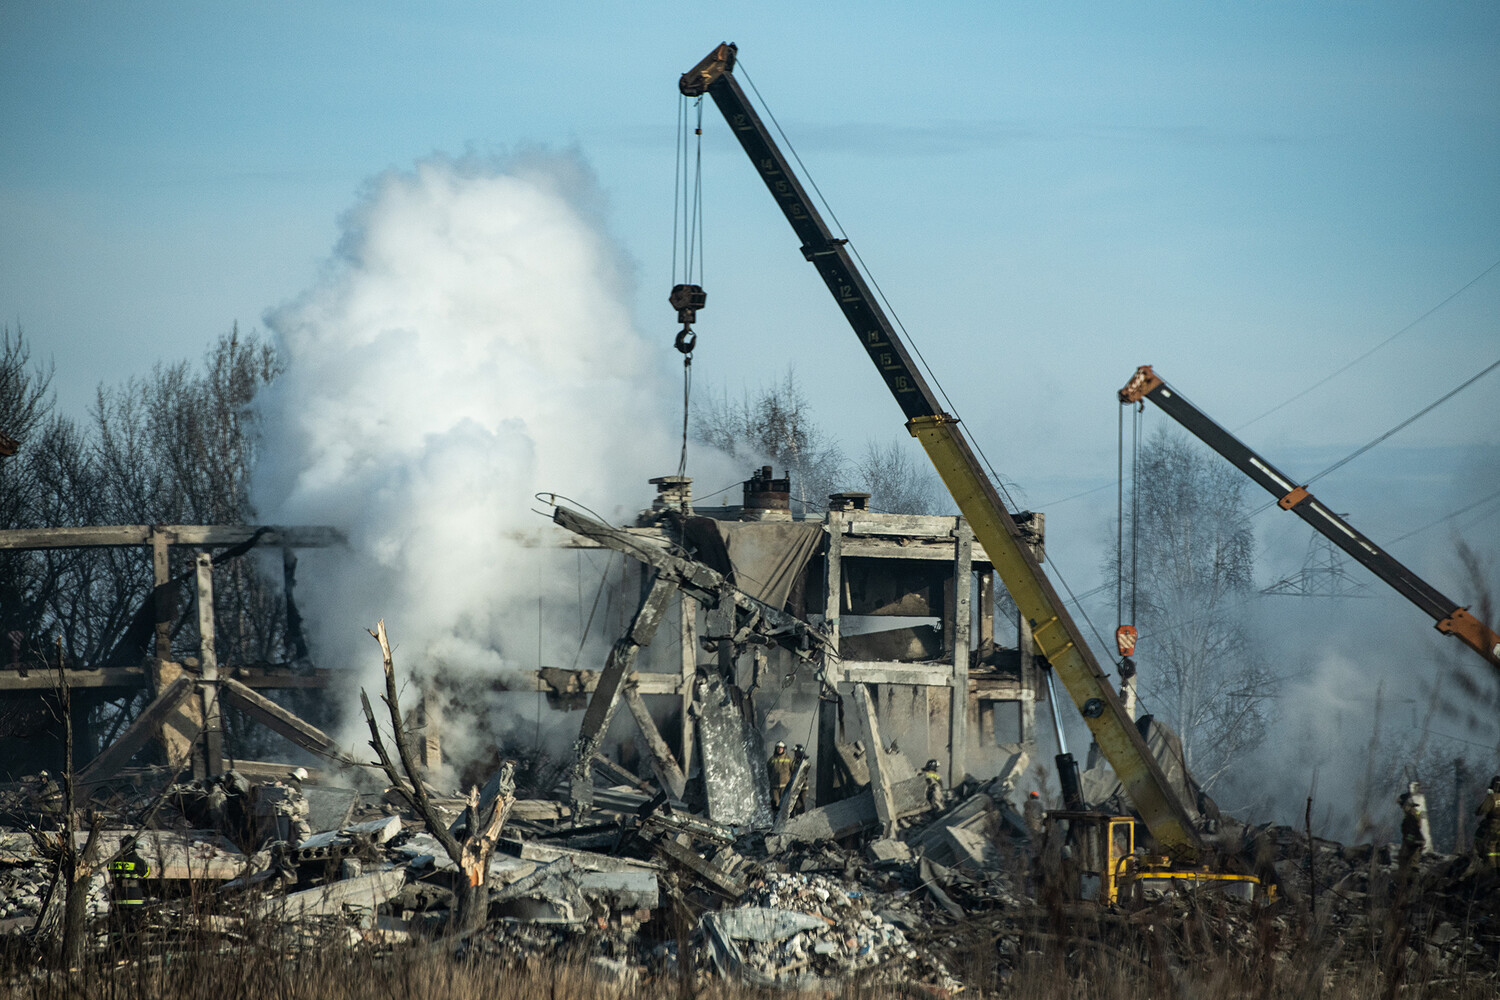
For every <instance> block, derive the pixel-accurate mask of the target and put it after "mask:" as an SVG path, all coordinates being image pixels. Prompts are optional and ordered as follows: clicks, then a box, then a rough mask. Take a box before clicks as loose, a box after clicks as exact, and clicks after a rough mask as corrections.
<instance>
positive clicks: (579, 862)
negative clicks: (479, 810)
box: [499, 840, 660, 872]
mask: <svg viewBox="0 0 1500 1000" xmlns="http://www.w3.org/2000/svg"><path fill="white" fill-rule="evenodd" d="M499 850H500V851H504V852H505V853H506V854H508V855H510V856H511V857H515V858H520V859H521V860H523V861H536V862H539V863H541V864H550V863H552V862H554V861H558V860H561V859H564V858H566V859H567V860H568V861H569V862H571V863H572V864H573V866H574V867H576V868H578V869H579V870H581V871H594V872H632V871H659V870H660V866H659V865H655V864H652V863H651V862H649V861H638V860H636V859H635V858H624V857H614V856H613V855H609V854H596V853H595V852H593V851H580V850H576V849H574V848H571V847H560V846H558V845H555V844H548V843H545V842H542V841H537V840H528V841H524V842H523V841H517V840H502V841H500V846H499Z"/></svg>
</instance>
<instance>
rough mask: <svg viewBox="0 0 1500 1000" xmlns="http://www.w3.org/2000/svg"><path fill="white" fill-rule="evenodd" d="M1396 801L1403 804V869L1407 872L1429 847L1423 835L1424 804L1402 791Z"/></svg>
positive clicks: (1409, 793)
mask: <svg viewBox="0 0 1500 1000" xmlns="http://www.w3.org/2000/svg"><path fill="white" fill-rule="evenodd" d="M1396 801H1397V802H1398V803H1400V805H1401V870H1402V872H1407V871H1410V870H1411V869H1412V867H1414V866H1415V864H1416V862H1417V859H1418V858H1420V857H1421V856H1422V852H1423V851H1425V850H1426V849H1427V838H1426V837H1424V836H1423V835H1422V806H1421V802H1420V801H1419V800H1418V799H1417V797H1416V796H1415V795H1413V794H1412V793H1411V792H1402V793H1401V798H1399V799H1397V800H1396Z"/></svg>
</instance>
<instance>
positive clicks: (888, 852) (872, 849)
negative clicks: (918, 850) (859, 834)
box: [865, 837, 911, 862]
mask: <svg viewBox="0 0 1500 1000" xmlns="http://www.w3.org/2000/svg"><path fill="white" fill-rule="evenodd" d="M865 850H866V852H867V853H868V854H869V856H870V859H871V860H872V861H877V862H880V861H907V860H909V859H910V858H911V848H909V847H907V846H906V845H905V844H903V843H901V841H899V840H894V839H891V838H888V837H882V838H881V839H879V840H872V841H870V845H869V846H868V847H867V848H865Z"/></svg>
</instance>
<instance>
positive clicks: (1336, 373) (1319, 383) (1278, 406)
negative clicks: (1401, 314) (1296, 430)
mask: <svg viewBox="0 0 1500 1000" xmlns="http://www.w3.org/2000/svg"><path fill="white" fill-rule="evenodd" d="M1496 268H1500V260H1497V261H1495V262H1494V263H1493V264H1491V265H1490V266H1489V267H1487V268H1485V269H1484V270H1483V271H1480V272H1479V273H1478V274H1477V275H1475V276H1474V277H1473V278H1471V279H1469V281H1468V282H1466V283H1465V284H1464V286H1463V287H1462V288H1460V289H1458V291H1456V292H1453V293H1452V294H1451V295H1449V296H1448V297H1447V298H1445V299H1443V301H1441V302H1439V303H1438V304H1437V305H1435V306H1433V307H1432V308H1431V309H1429V310H1427V311H1426V312H1424V313H1423V314H1422V315H1420V316H1418V317H1417V318H1416V319H1414V320H1412V321H1411V322H1410V323H1408V324H1406V325H1405V326H1403V327H1402V328H1401V329H1399V330H1397V331H1396V332H1395V333H1393V334H1391V335H1390V336H1389V337H1387V338H1385V339H1384V340H1382V341H1381V342H1380V343H1378V344H1376V345H1375V346H1374V347H1372V348H1370V349H1369V350H1368V351H1365V352H1364V353H1363V354H1361V355H1360V356H1359V357H1357V358H1355V359H1354V360H1353V361H1350V362H1349V363H1348V364H1346V365H1344V366H1343V367H1342V368H1339V369H1337V370H1335V371H1333V372H1331V373H1330V374H1328V375H1325V376H1323V377H1322V378H1320V379H1319V380H1318V381H1316V382H1314V383H1313V384H1312V385H1310V386H1308V387H1307V388H1306V389H1303V390H1302V391H1301V392H1299V393H1297V394H1296V395H1295V396H1292V397H1291V398H1290V399H1285V400H1283V401H1281V402H1280V403H1277V404H1276V405H1275V406H1273V407H1271V408H1270V409H1269V410H1267V411H1265V412H1264V413H1262V414H1260V415H1259V416H1256V417H1251V418H1250V419H1249V420H1247V421H1245V422H1244V423H1243V424H1240V425H1239V426H1238V427H1236V428H1235V429H1234V430H1235V432H1236V433H1238V432H1239V431H1242V430H1244V429H1245V428H1246V427H1249V426H1250V425H1251V424H1253V423H1255V422H1256V421H1257V420H1260V419H1261V418H1262V417H1269V416H1270V415H1271V414H1273V413H1275V412H1276V411H1277V410H1279V409H1281V408H1282V407H1285V406H1290V405H1291V404H1293V403H1295V402H1296V401H1297V400H1299V399H1301V398H1302V397H1303V396H1306V395H1307V394H1308V393H1310V392H1312V391H1313V390H1314V389H1317V388H1319V387H1321V386H1323V385H1325V384H1327V383H1328V382H1329V381H1330V380H1332V379H1334V378H1336V377H1338V376H1339V375H1342V374H1344V372H1346V371H1348V370H1349V369H1350V368H1353V367H1354V366H1355V365H1357V364H1359V363H1360V362H1361V361H1363V360H1364V359H1365V358H1368V357H1369V356H1370V355H1372V354H1374V353H1375V352H1376V351H1378V350H1380V349H1381V348H1382V347H1384V346H1385V345H1387V344H1389V343H1390V342H1391V341H1393V340H1395V339H1396V338H1397V337H1399V336H1401V335H1402V334H1404V333H1406V332H1408V331H1409V330H1411V329H1412V328H1413V327H1415V326H1416V325H1417V324H1419V323H1421V322H1422V321H1423V320H1425V319H1426V318H1427V317H1429V316H1431V315H1432V314H1433V313H1435V312H1437V311H1438V310H1439V309H1441V308H1443V307H1444V306H1446V305H1447V304H1448V303H1450V302H1452V301H1453V300H1454V299H1456V298H1458V297H1459V296H1460V295H1462V294H1463V293H1464V292H1467V291H1468V290H1469V289H1470V288H1473V287H1474V286H1475V285H1477V284H1478V283H1479V282H1480V280H1481V279H1483V278H1484V277H1485V276H1486V275H1488V274H1489V273H1490V272H1491V271H1493V270H1495V269H1496Z"/></svg>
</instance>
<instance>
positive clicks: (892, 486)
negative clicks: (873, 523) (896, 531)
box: [853, 439, 952, 514]
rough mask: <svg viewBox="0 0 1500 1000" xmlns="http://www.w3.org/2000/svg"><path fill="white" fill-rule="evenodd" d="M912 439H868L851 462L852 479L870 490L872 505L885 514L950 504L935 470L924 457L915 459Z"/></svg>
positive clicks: (931, 510) (932, 511) (934, 510)
mask: <svg viewBox="0 0 1500 1000" xmlns="http://www.w3.org/2000/svg"><path fill="white" fill-rule="evenodd" d="M916 447H917V446H916V444H915V442H913V443H912V444H910V445H905V442H902V441H901V440H899V439H893V440H890V441H886V442H885V443H884V444H881V443H879V442H876V441H869V442H866V444H865V453H864V455H863V456H861V457H860V459H859V461H858V462H856V463H855V465H854V476H853V478H854V482H856V483H858V484H859V488H860V489H862V490H863V491H864V492H866V493H868V494H870V506H871V508H873V509H875V510H879V511H884V512H886V513H887V514H935V513H937V510H938V507H939V506H940V505H941V506H945V507H951V506H952V504H951V502H949V501H948V500H947V493H946V492H945V491H944V490H943V486H942V483H941V482H940V481H939V480H938V478H937V474H936V473H935V472H933V471H932V468H931V466H930V465H929V464H928V463H927V461H926V459H925V458H918V459H914V458H913V457H912V452H913V449H914V448H916Z"/></svg>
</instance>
